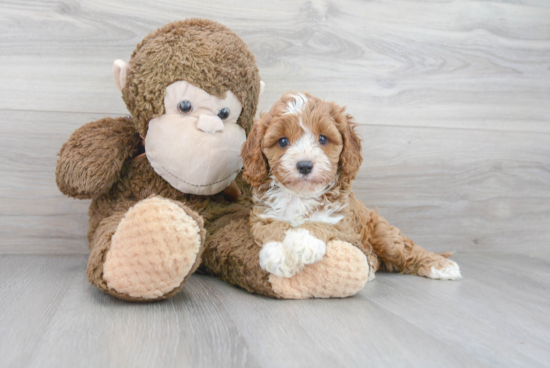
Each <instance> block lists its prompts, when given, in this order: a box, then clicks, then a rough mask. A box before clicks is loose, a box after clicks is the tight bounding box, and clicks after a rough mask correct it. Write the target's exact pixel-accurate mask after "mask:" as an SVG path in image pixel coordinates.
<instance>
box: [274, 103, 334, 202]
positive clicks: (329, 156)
mask: <svg viewBox="0 0 550 368" xmlns="http://www.w3.org/2000/svg"><path fill="white" fill-rule="evenodd" d="M282 101H283V102H284V105H283V106H281V107H280V108H279V112H278V113H276V114H275V115H274V118H273V119H272V120H271V122H270V124H269V127H268V128H267V131H266V134H265V137H264V154H265V155H266V157H267V158H268V161H269V166H270V169H271V171H272V174H273V175H274V176H275V178H276V179H277V181H279V182H280V183H281V184H283V185H284V186H285V187H286V188H287V189H289V190H291V191H293V192H295V193H296V194H298V195H309V194H313V193H318V192H319V191H321V190H323V189H324V188H326V186H327V185H329V184H330V183H331V181H332V180H333V179H334V177H335V175H336V171H337V169H338V161H339V156H340V153H341V152H342V147H343V142H342V137H341V134H340V133H339V132H338V129H337V128H336V126H335V125H334V121H333V120H332V119H331V117H330V114H329V113H328V111H325V110H326V109H325V108H324V105H319V106H318V105H317V102H318V101H313V100H310V99H309V98H308V97H307V96H305V95H304V94H301V93H300V94H292V95H288V96H287V98H286V99H284V98H283V100H282ZM281 139H286V140H287V141H285V142H284V144H281ZM300 165H302V169H300ZM303 165H306V166H307V169H306V170H304V168H303Z"/></svg>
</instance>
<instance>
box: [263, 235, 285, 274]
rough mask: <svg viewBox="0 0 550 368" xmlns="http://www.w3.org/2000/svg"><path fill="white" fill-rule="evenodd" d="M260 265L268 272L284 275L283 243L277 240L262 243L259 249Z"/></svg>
mask: <svg viewBox="0 0 550 368" xmlns="http://www.w3.org/2000/svg"><path fill="white" fill-rule="evenodd" d="M260 267H261V268H262V269H263V270H264V271H267V272H269V273H272V274H274V275H275V276H278V277H285V274H287V273H288V272H286V271H287V270H286V266H285V254H284V248H283V244H282V243H279V242H271V243H267V244H264V246H263V248H262V250H261V251H260Z"/></svg>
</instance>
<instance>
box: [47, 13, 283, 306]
mask: <svg viewBox="0 0 550 368" xmlns="http://www.w3.org/2000/svg"><path fill="white" fill-rule="evenodd" d="M129 64H130V66H131V71H130V73H129V75H128V79H127V83H126V86H125V88H124V89H123V98H124V101H125V102H126V104H127V106H128V109H129V111H130V112H131V115H132V116H131V117H130V118H105V119H101V120H98V121H95V122H91V123H88V124H86V125H84V126H83V127H81V128H79V129H77V130H76V131H75V132H74V133H73V134H72V136H71V137H70V138H69V140H68V141H67V142H66V143H65V144H64V145H63V147H62V148H61V151H60V153H59V159H58V162H57V168H56V181H57V184H58V187H59V189H60V190H61V191H62V192H63V193H64V194H66V195H68V196H71V197H73V198H91V199H92V203H91V205H90V209H89V216H90V222H89V224H90V226H89V232H88V240H89V247H90V250H91V254H90V259H89V263H88V271H87V274H88V279H89V281H90V282H91V283H92V284H93V285H95V286H97V287H98V288H99V289H101V290H102V291H105V292H107V293H110V294H112V295H114V296H116V297H119V298H122V299H128V300H136V301H142V299H140V298H132V297H129V296H127V295H121V294H120V293H118V292H116V291H115V290H112V289H109V288H108V286H107V285H106V283H105V281H104V280H103V264H104V262H105V259H106V254H107V252H109V248H110V244H111V238H112V236H113V234H114V233H115V231H116V229H117V226H118V224H119V223H120V221H121V219H122V218H123V217H124V214H125V213H126V212H127V211H128V210H129V209H130V208H131V207H132V206H134V205H135V204H136V203H138V202H139V201H141V200H143V199H146V198H148V197H150V196H161V197H163V198H167V199H170V200H172V201H174V202H175V203H177V204H178V205H179V206H181V207H182V208H183V209H185V211H186V212H187V213H188V214H190V215H191V216H192V217H193V218H196V219H197V222H198V223H199V226H200V228H201V231H202V233H206V235H205V236H201V238H202V239H203V243H204V246H203V248H202V249H201V253H203V254H202V257H200V256H199V257H197V262H196V264H195V265H194V266H193V270H192V271H194V270H195V269H196V268H197V267H198V266H199V264H200V262H201V259H202V265H201V270H202V271H203V272H206V273H211V274H214V275H218V276H219V277H220V278H222V279H223V280H226V281H227V282H230V283H232V284H235V285H238V286H241V287H243V288H245V289H247V290H249V291H251V292H256V293H261V294H265V295H269V296H275V295H274V293H273V291H272V290H271V286H270V284H269V282H268V280H267V277H268V274H267V273H266V272H264V271H263V270H261V269H260V266H259V264H258V254H259V251H260V248H259V247H258V246H257V245H256V244H255V243H254V241H253V239H252V236H251V234H250V230H249V227H248V218H249V214H250V210H251V207H252V201H251V197H250V188H249V186H248V184H246V182H244V181H243V180H242V179H241V177H240V175H239V176H238V177H237V180H236V181H237V184H238V186H239V189H240V191H241V192H242V195H241V196H240V198H239V199H238V200H237V201H235V202H228V201H227V200H226V199H225V198H224V195H223V193H220V194H217V195H213V196H198V195H191V194H185V193H181V192H179V191H178V190H176V189H174V188H173V187H172V186H170V184H168V182H166V181H165V180H164V179H163V178H161V177H160V176H159V175H157V174H156V173H155V171H154V170H153V168H152V167H151V165H150V164H149V161H148V160H147V158H146V157H145V156H144V155H139V153H140V144H141V138H140V135H142V136H145V135H146V134H147V127H148V122H149V120H150V119H151V118H153V117H156V116H159V115H162V114H163V112H164V105H163V98H164V94H165V90H166V87H167V86H168V85H170V84H171V83H173V82H175V81H179V80H186V81H188V82H191V83H192V84H194V85H196V86H198V87H199V88H202V89H204V90H205V91H207V92H208V93H210V94H212V95H214V96H217V97H220V98H223V97H224V95H225V93H226V91H228V90H231V91H232V92H233V93H235V95H236V96H237V97H238V98H239V100H240V101H241V103H242V105H243V110H242V113H241V115H240V117H239V120H238V123H239V124H240V125H241V126H242V127H243V128H244V129H245V130H246V131H247V132H248V131H249V130H250V127H251V126H252V119H253V117H254V114H255V112H256V107H257V103H258V98H259V91H260V77H259V74H258V68H257V66H256V62H255V58H254V56H253V55H252V53H251V52H250V51H249V50H248V48H247V47H246V45H245V44H244V43H243V42H242V40H241V39H240V38H239V37H238V36H237V35H235V34H234V33H233V32H231V31H230V30H229V29H228V28H226V27H224V26H222V25H220V24H218V23H215V22H212V21H207V20H198V19H191V20H186V21H181V22H174V23H170V24H168V25H167V26H165V27H163V28H160V29H159V30H157V31H154V32H152V33H151V34H150V35H148V36H147V37H146V38H145V39H144V40H143V42H141V43H140V44H139V45H138V46H137V48H136V50H135V51H134V53H133V55H132V58H131V60H130V63H129ZM199 217H200V218H199ZM199 220H200V221H199ZM203 223H204V226H203ZM201 235H202V234H201ZM153 246H154V245H153ZM191 273H192V272H191ZM191 273H190V274H191ZM190 274H189V275H190ZM189 275H188V276H189ZM188 276H187V277H188ZM187 277H186V278H185V279H184V280H183V281H182V283H181V285H180V286H179V287H178V288H176V289H174V290H173V291H171V292H170V293H167V294H165V295H163V296H162V297H160V298H159V299H163V298H166V297H168V296H170V295H173V294H174V293H177V292H178V291H179V290H180V289H181V287H182V286H183V284H184V282H185V281H186V280H187Z"/></svg>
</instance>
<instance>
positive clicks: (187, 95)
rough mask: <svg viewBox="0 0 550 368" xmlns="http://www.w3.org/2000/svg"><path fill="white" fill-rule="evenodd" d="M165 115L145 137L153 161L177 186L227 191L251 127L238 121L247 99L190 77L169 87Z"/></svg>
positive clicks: (191, 190) (208, 191)
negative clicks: (219, 93) (211, 89)
mask: <svg viewBox="0 0 550 368" xmlns="http://www.w3.org/2000/svg"><path fill="white" fill-rule="evenodd" d="M164 109H165V113H164V115H161V116H159V117H157V118H154V119H152V120H151V121H150V122H149V129H148V131H147V135H146V137H145V152H146V154H147V158H148V160H149V162H150V163H151V166H152V167H153V169H154V170H155V172H156V173H157V174H159V175H160V176H162V177H163V178H164V179H165V180H166V181H167V182H168V183H170V184H171V185H172V186H173V187H175V188H176V189H178V190H180V191H182V192H184V193H190V194H201V195H211V194H216V193H219V192H221V191H222V190H224V189H225V188H226V187H227V186H228V185H229V184H230V183H231V181H233V180H234V179H235V177H236V176H237V174H238V172H239V171H240V170H241V168H242V161H241V158H240V150H241V146H242V144H243V143H244V141H245V140H246V133H245V130H244V129H243V128H242V127H241V126H239V125H237V120H238V118H239V115H240V114H241V110H242V104H241V102H240V101H239V100H238V98H237V97H236V96H235V95H234V94H233V93H232V92H231V91H227V94H226V98H225V99H223V100H222V99H219V98H217V97H215V96H212V95H210V94H208V93H207V92H205V91H204V90H202V89H200V88H198V87H196V86H194V85H192V84H191V83H189V82H186V81H178V82H175V83H172V84H171V85H169V86H168V87H167V88H166V95H165V97H164Z"/></svg>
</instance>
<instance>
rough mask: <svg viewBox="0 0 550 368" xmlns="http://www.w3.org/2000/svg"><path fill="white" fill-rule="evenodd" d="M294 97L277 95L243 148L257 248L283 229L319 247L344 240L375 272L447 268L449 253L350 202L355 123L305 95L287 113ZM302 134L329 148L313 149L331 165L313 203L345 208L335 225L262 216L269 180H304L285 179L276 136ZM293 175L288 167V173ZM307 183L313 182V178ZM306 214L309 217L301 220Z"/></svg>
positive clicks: (278, 238) (357, 154)
mask: <svg viewBox="0 0 550 368" xmlns="http://www.w3.org/2000/svg"><path fill="white" fill-rule="evenodd" d="M295 96H296V94H295V93H292V92H291V93H287V94H285V95H283V97H282V98H281V99H280V100H279V101H278V102H277V103H275V104H274V105H273V107H272V108H271V110H270V111H269V113H267V114H265V115H263V116H262V118H261V119H260V120H259V121H257V122H256V124H255V125H254V127H253V129H252V132H251V134H250V135H249V137H248V140H247V142H246V143H245V144H244V145H243V149H242V157H243V164H244V172H243V176H244V178H245V179H246V180H247V181H249V183H250V184H251V185H252V187H253V195H254V202H255V206H254V209H253V213H252V217H251V220H250V223H251V228H252V233H253V234H254V237H255V239H256V241H257V242H258V243H259V244H261V245H264V244H266V243H268V242H273V241H275V242H282V241H283V239H284V237H285V232H286V231H287V230H289V229H291V228H294V227H299V228H303V229H307V230H309V232H310V233H311V234H312V235H313V236H315V237H316V238H318V239H320V240H322V241H323V242H325V243H328V242H330V241H333V240H344V241H346V242H348V243H351V244H353V245H355V246H356V247H358V248H359V249H360V250H361V251H363V252H364V253H365V254H366V255H367V257H369V260H370V262H371V265H372V266H373V267H374V268H375V270H376V269H378V268H380V269H382V270H386V271H397V272H403V273H407V274H415V275H420V276H429V275H430V269H431V267H432V266H435V268H437V269H442V268H443V267H445V266H446V265H448V264H449V263H450V261H448V260H447V257H449V256H450V253H444V254H436V253H433V252H428V251H426V250H425V249H423V248H421V247H419V246H418V245H416V244H414V242H413V241H412V240H410V239H409V238H407V237H406V236H404V235H402V234H401V233H400V231H399V229H397V228H395V227H392V226H390V225H389V224H388V222H387V221H386V220H385V219H384V218H383V217H381V216H378V214H377V213H376V212H374V211H372V210H369V209H368V208H366V207H365V206H364V205H363V203H362V202H361V201H360V200H358V199H356V198H355V195H354V193H353V192H352V191H351V186H352V180H353V179H354V178H355V176H356V174H357V172H358V170H359V168H360V166H361V162H362V157H361V140H360V138H359V137H358V136H357V134H356V133H355V128H356V124H355V123H354V122H353V119H352V117H351V116H350V115H346V114H345V113H344V111H345V109H344V108H342V107H339V106H338V105H336V104H335V103H332V102H325V101H322V100H320V99H319V98H316V97H313V96H311V95H309V94H305V96H306V97H307V98H308V102H307V104H305V106H304V107H303V110H302V111H301V112H300V114H299V115H298V114H295V113H289V110H288V107H287V106H289V103H292V102H293V101H294V100H295V98H296V97H295ZM302 127H304V128H302ZM304 129H307V131H309V132H311V133H312V134H313V135H314V136H315V137H319V135H320V134H322V135H324V136H326V137H328V141H329V143H327V144H326V145H322V146H321V145H318V147H321V149H322V151H323V154H324V155H325V156H326V157H327V158H328V159H329V161H330V162H331V165H332V170H331V171H330V172H329V173H330V175H328V176H322V175H319V177H321V179H319V180H322V181H321V182H320V183H318V184H320V185H321V187H328V188H329V189H328V190H326V191H325V192H324V193H323V194H322V195H321V197H320V198H318V200H319V202H320V203H321V205H320V206H319V207H316V208H315V210H316V211H322V210H323V208H324V207H326V206H329V205H332V204H334V203H340V204H343V205H345V206H342V209H340V210H339V212H338V214H339V215H342V216H343V219H342V220H340V221H339V222H338V223H337V224H335V225H331V224H328V223H322V222H303V223H301V224H299V226H293V225H291V223H289V222H287V221H284V220H279V219H274V218H273V217H266V214H267V213H268V211H269V210H270V208H271V207H270V203H271V201H272V200H273V199H272V198H269V197H268V195H269V194H268V191H269V190H270V188H271V187H272V184H273V183H274V181H276V183H280V184H281V185H283V186H284V187H287V188H291V187H290V186H296V185H297V184H300V185H301V184H302V183H300V182H304V181H305V179H303V178H300V179H299V180H294V181H291V180H289V179H288V178H289V177H292V175H289V172H287V170H288V169H287V168H286V167H283V166H284V165H283V164H282V161H283V155H284V154H285V153H286V152H287V150H288V149H289V148H290V146H287V147H283V148H281V147H280V146H278V145H277V142H278V141H279V140H280V139H281V138H282V137H285V138H287V139H288V140H289V141H290V142H291V144H292V143H295V142H297V141H298V139H299V138H300V137H301V136H302V135H304V134H306V131H304ZM317 139H318V138H317ZM300 157H301V156H300ZM299 160H303V158H299ZM316 164H317V163H316ZM295 170H296V168H295V167H294V166H293V167H292V168H291V171H295ZM308 179H309V177H308ZM311 180H312V182H315V181H314V179H311ZM296 182H298V183H296ZM331 183H333V184H332V185H331ZM311 215H312V213H311V212H310V213H307V214H305V217H306V218H307V217H309V216H311ZM373 252H374V253H373ZM376 256H377V257H378V258H379V259H380V262H379V261H378V260H376Z"/></svg>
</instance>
